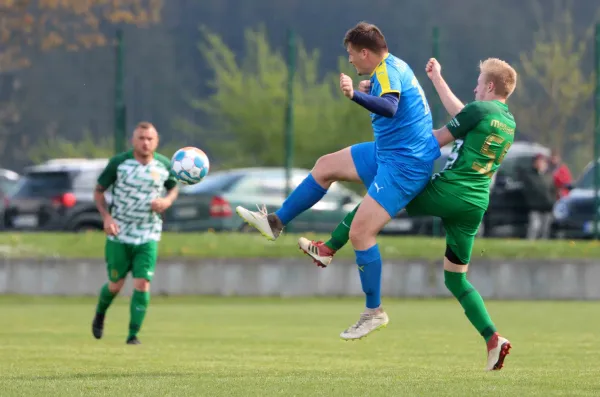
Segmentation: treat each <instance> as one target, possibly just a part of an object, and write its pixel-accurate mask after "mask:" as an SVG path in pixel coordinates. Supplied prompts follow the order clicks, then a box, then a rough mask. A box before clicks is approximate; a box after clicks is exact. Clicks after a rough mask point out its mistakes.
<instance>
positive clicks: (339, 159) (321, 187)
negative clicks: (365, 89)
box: [236, 143, 375, 240]
mask: <svg viewBox="0 0 600 397" xmlns="http://www.w3.org/2000/svg"><path fill="white" fill-rule="evenodd" d="M371 144H372V143H371ZM374 161H375V159H373V163H374ZM360 180H361V179H360V176H359V172H358V171H357V168H356V166H355V164H354V160H353V157H352V148H351V147H347V148H345V149H342V150H340V151H337V152H335V153H331V154H327V155H325V156H323V157H321V158H319V159H318V160H317V162H316V163H315V166H314V168H313V169H312V170H311V172H310V174H309V175H308V176H307V177H306V178H305V179H304V180H303V181H302V182H301V183H300V185H298V187H296V189H294V191H292V193H291V194H290V196H289V197H288V198H287V199H286V200H285V201H284V202H283V205H282V207H281V208H280V209H279V210H277V211H276V212H275V213H271V214H269V213H267V211H266V209H265V208H263V209H262V210H259V211H250V210H248V209H246V208H244V207H241V206H238V207H237V208H236V212H237V213H238V215H239V216H240V217H241V218H242V219H244V221H246V222H247V223H248V224H249V225H251V226H253V227H255V228H256V229H257V230H258V231H259V232H260V233H261V234H262V235H263V236H265V237H266V238H267V239H269V240H276V239H277V237H279V235H280V234H281V232H282V231H283V228H284V227H285V225H287V224H288V223H289V222H291V221H292V220H293V219H294V218H295V217H297V216H298V215H300V214H301V213H302V212H304V211H306V210H307V209H309V208H311V207H312V206H313V205H315V204H316V203H317V202H318V201H319V200H321V198H323V196H324V195H325V194H326V193H327V189H329V186H331V184H332V183H333V182H336V181H348V182H360Z"/></svg>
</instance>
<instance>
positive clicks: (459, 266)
mask: <svg viewBox="0 0 600 397" xmlns="http://www.w3.org/2000/svg"><path fill="white" fill-rule="evenodd" d="M444 270H446V271H448V272H452V273H466V272H467V270H469V264H468V263H464V262H463V261H461V260H460V258H459V257H458V255H456V254H455V253H454V251H452V248H450V246H448V245H447V246H446V254H445V255H444Z"/></svg>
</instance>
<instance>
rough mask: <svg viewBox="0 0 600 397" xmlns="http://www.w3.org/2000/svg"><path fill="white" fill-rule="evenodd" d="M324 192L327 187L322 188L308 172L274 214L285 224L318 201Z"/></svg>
mask: <svg viewBox="0 0 600 397" xmlns="http://www.w3.org/2000/svg"><path fill="white" fill-rule="evenodd" d="M325 193H327V189H324V188H322V187H321V185H319V184H318V183H317V181H315V178H313V176H312V174H308V176H307V177H306V178H304V180H303V181H302V183H300V184H299V185H298V187H297V188H296V189H294V191H293V192H292V194H290V197H288V198H287V199H286V200H285V201H284V202H283V205H282V206H281V208H280V209H278V210H277V211H276V212H275V215H277V217H278V218H279V219H280V220H281V222H282V223H283V224H284V225H287V224H288V223H290V222H291V221H292V219H294V218H295V217H297V216H298V215H300V214H301V213H303V212H304V211H306V210H307V209H309V208H310V207H312V206H313V205H315V204H316V203H318V202H319V200H321V199H322V198H323V196H324V195H325Z"/></svg>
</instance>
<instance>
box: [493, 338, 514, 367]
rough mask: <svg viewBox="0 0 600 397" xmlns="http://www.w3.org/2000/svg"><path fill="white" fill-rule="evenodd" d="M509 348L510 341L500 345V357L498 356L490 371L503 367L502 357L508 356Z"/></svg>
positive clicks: (510, 346)
mask: <svg viewBox="0 0 600 397" xmlns="http://www.w3.org/2000/svg"><path fill="white" fill-rule="evenodd" d="M511 348H512V345H511V344H510V342H505V343H504V344H503V345H502V346H501V347H500V357H498V361H497V362H496V364H495V365H494V368H493V369H492V371H500V370H501V369H502V368H503V367H504V359H505V358H506V356H508V355H509V354H510V349H511Z"/></svg>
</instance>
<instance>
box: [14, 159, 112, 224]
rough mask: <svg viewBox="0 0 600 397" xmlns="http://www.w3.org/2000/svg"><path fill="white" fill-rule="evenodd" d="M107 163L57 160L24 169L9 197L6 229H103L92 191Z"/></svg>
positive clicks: (103, 160)
mask: <svg viewBox="0 0 600 397" xmlns="http://www.w3.org/2000/svg"><path fill="white" fill-rule="evenodd" d="M107 163H108V160H107V159H100V160H86V159H56V160H50V161H48V162H46V163H43V164H40V165H37V166H32V167H28V168H26V169H25V171H24V174H23V177H22V178H21V179H20V181H19V183H18V185H17V186H16V188H15V192H14V194H13V195H12V196H11V197H10V199H9V202H8V205H7V208H6V211H5V214H4V220H5V225H6V228H7V229H16V230H62V231H82V230H89V229H93V230H102V218H101V216H100V214H99V213H98V211H97V210H96V205H95V203H94V197H93V192H94V187H95V185H96V180H97V178H98V176H99V175H100V172H102V170H103V169H104V167H105V166H106V164H107Z"/></svg>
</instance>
